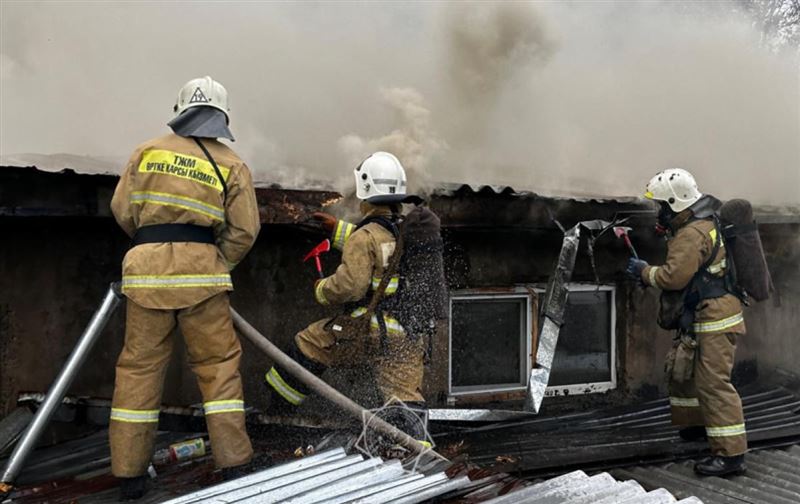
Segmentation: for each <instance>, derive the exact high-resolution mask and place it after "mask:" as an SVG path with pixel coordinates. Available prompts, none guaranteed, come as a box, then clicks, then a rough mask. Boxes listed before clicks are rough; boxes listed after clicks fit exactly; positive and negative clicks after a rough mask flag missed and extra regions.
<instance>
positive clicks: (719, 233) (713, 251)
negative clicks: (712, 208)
mask: <svg viewBox="0 0 800 504" xmlns="http://www.w3.org/2000/svg"><path fill="white" fill-rule="evenodd" d="M711 222H713V223H714V230H715V231H716V235H717V238H716V239H715V240H714V245H713V246H712V247H711V257H709V258H708V260H707V261H706V262H705V263H703V266H702V268H701V270H706V269H708V268H709V267H710V266H711V265H712V264H714V259H716V258H717V254H719V249H720V247H722V227H721V226H720V224H719V219H718V218H717V215H716V214H714V217H713V218H712V220H711ZM725 255H727V250H726V254H725Z"/></svg>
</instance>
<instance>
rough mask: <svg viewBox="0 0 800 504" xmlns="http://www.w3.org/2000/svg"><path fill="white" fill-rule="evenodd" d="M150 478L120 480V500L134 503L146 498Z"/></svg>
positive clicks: (138, 477)
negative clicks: (133, 501)
mask: <svg viewBox="0 0 800 504" xmlns="http://www.w3.org/2000/svg"><path fill="white" fill-rule="evenodd" d="M148 479H149V476H147V475H143V476H135V477H133V478H119V500H120V501H132V500H138V499H141V498H142V497H144V494H146V493H147V490H148V488H147V487H148V485H147V480H148Z"/></svg>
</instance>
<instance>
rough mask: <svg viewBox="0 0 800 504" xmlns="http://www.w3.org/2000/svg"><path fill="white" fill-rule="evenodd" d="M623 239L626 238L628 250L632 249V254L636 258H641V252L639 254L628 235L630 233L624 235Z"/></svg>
mask: <svg viewBox="0 0 800 504" xmlns="http://www.w3.org/2000/svg"><path fill="white" fill-rule="evenodd" d="M622 239H623V240H625V245H627V246H628V250H630V251H631V254H633V257H634V259H639V254H637V253H636V249H635V248H633V243H631V239H630V237H629V236H628V233H625V234H624V235H622Z"/></svg>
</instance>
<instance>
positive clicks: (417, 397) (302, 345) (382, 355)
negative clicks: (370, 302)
mask: <svg viewBox="0 0 800 504" xmlns="http://www.w3.org/2000/svg"><path fill="white" fill-rule="evenodd" d="M390 320H391V319H390ZM329 323H331V319H323V320H318V321H316V322H314V323H313V324H311V325H310V326H308V327H307V328H306V329H304V330H302V331H300V333H298V334H297V335H296V336H295V338H294V343H295V344H294V345H293V348H292V349H291V351H290V353H291V354H292V356H293V357H295V358H296V359H297V360H298V361H299V362H300V363H301V364H303V366H304V367H306V369H309V370H310V371H312V372H313V373H315V374H317V375H320V374H322V373H323V372H324V371H325V369H326V368H328V367H331V366H333V367H336V366H339V365H342V363H341V362H339V359H338V358H337V352H336V350H335V346H336V338H335V336H334V335H333V334H331V333H330V332H329V331H326V330H325V326H327V325H328V324H329ZM376 324H377V323H376ZM364 337H366V338H370V339H371V340H373V343H371V344H370V345H368V347H371V348H380V343H379V339H380V335H379V333H378V331H377V329H375V328H373V330H372V332H371V333H370V334H369V335H365V336H364ZM385 350H386V351H385V352H374V353H373V352H370V353H369V354H365V355H363V356H362V360H363V362H364V363H365V364H371V366H372V367H373V369H374V370H375V375H376V380H377V386H378V388H379V389H380V391H381V393H382V395H383V397H384V400H386V401H388V400H389V399H392V398H397V399H400V400H401V401H403V402H406V403H409V402H410V403H424V401H425V399H424V397H423V396H422V379H423V375H424V372H425V365H424V356H425V347H424V343H423V341H422V338H419V339H417V340H415V341H411V340H409V338H408V336H406V333H405V332H404V331H402V332H401V331H397V332H396V331H392V330H390V331H389V332H388V334H387V335H386V348H385ZM266 381H267V383H268V384H269V385H270V386H271V387H272V388H273V389H275V391H276V392H277V393H278V394H280V395H281V397H283V398H284V399H285V400H286V401H287V402H289V403H291V404H294V405H299V404H300V403H301V402H303V401H304V400H305V399H306V396H307V395H308V393H309V391H308V390H307V389H306V387H304V386H303V385H302V384H301V383H300V382H299V381H298V380H295V379H293V378H292V377H291V376H287V375H286V374H285V373H284V372H282V371H281V370H279V369H278V368H276V367H273V368H271V369H270V370H269V371H268V372H267V375H266Z"/></svg>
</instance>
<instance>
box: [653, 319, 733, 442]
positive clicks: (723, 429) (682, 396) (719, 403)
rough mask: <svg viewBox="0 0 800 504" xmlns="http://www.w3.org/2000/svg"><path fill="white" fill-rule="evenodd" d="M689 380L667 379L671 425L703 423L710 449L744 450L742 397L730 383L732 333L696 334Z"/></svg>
mask: <svg viewBox="0 0 800 504" xmlns="http://www.w3.org/2000/svg"><path fill="white" fill-rule="evenodd" d="M696 338H697V348H696V352H695V357H694V365H693V373H692V376H691V378H690V379H689V380H686V381H682V382H681V381H678V380H676V379H675V377H674V374H673V375H671V376H670V380H669V395H670V410H671V413H672V423H673V425H678V426H681V427H690V426H705V428H706V434H707V435H708V443H709V445H710V446H711V453H712V454H714V455H720V456H723V457H732V456H735V455H741V454H743V453H745V452H746V451H747V432H746V430H745V425H744V413H743V412H742V400H741V398H740V397H739V394H738V392H736V389H735V388H734V386H733V384H732V383H731V371H732V370H733V363H734V354H735V352H736V334H734V333H712V334H697V335H696Z"/></svg>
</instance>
